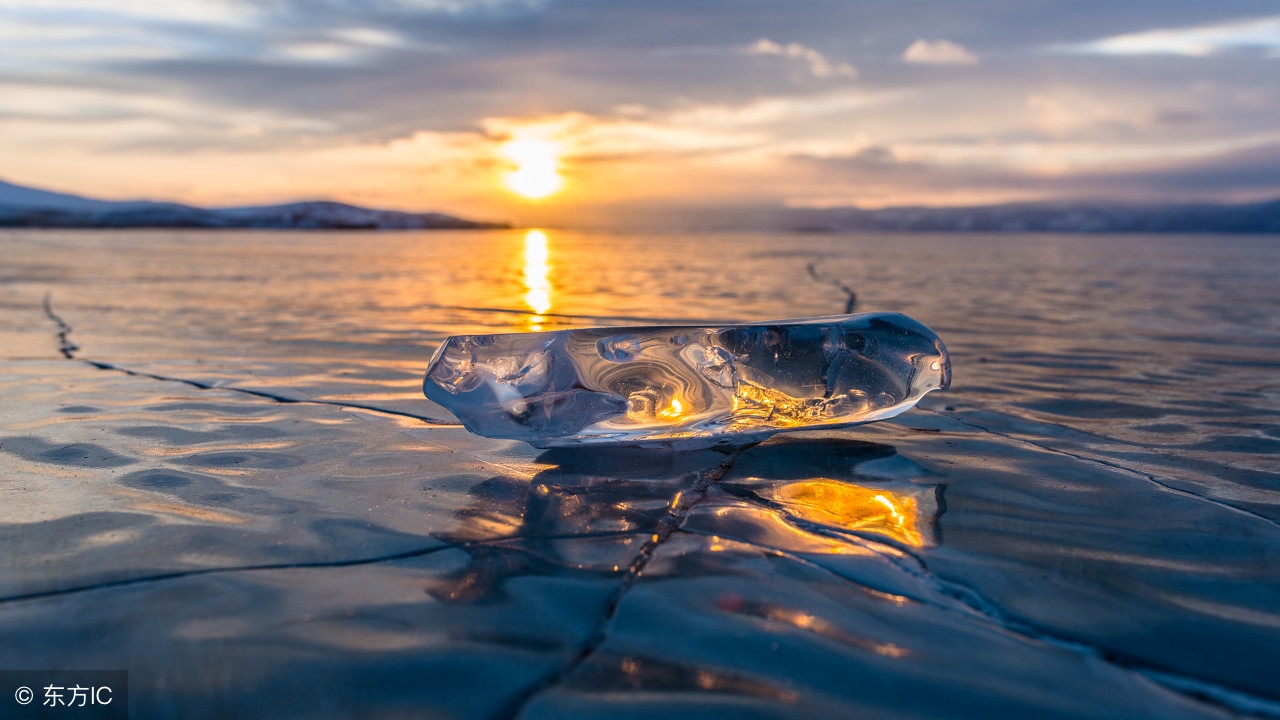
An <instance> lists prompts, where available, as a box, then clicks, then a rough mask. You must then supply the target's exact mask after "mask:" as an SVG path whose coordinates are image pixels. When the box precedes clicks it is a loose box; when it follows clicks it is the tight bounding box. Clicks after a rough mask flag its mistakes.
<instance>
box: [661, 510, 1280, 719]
mask: <svg viewBox="0 0 1280 720" xmlns="http://www.w3.org/2000/svg"><path fill="white" fill-rule="evenodd" d="M815 530H816V531H817V532H818V534H822V535H827V536H828V537H833V538H838V539H845V540H848V539H849V538H848V536H846V535H844V534H843V533H832V532H824V531H822V530H821V529H817V528H815ZM683 532H687V533H690V534H695V535H710V533H707V532H703V531H700V530H683ZM718 536H719V537H722V538H725V539H730V540H733V541H734V542H738V543H742V544H743V545H749V546H751V547H755V548H758V549H760V550H763V551H766V552H769V553H771V554H773V555H777V556H779V557H785V558H787V559H789V560H792V561H794V562H798V563H800V564H802V565H805V566H807V567H811V568H814V569H816V570H819V571H821V572H823V573H826V574H828V575H831V576H832V577H835V578H837V579H839V580H841V581H844V582H847V583H849V584H852V585H856V586H858V587H860V588H864V589H868V590H872V591H875V592H888V591H887V590H885V589H882V588H876V587H872V586H870V585H867V584H865V583H862V582H859V581H857V580H854V579H853V578H850V577H848V576H846V575H843V574H841V573H839V572H837V571H835V570H833V569H831V568H829V567H827V566H826V565H823V564H822V563H819V562H816V561H814V560H810V559H809V558H807V557H804V556H803V555H800V554H797V553H792V552H788V551H785V550H781V549H779V548H777V547H774V546H772V545H762V544H760V543H757V542H754V541H751V540H747V539H743V538H738V537H733V536H728V535H724V534H723V533H720V534H719V535H718ZM860 539H861V538H860ZM859 544H860V545H862V546H863V547H866V545H865V544H863V543H859ZM867 549H872V548H867ZM873 551H874V550H873ZM881 559H885V560H888V558H885V557H883V556H881ZM916 559H917V560H920V558H918V557H917V558H916ZM890 564H892V565H894V566H895V567H897V568H898V569H899V570H902V571H904V572H907V574H909V575H912V576H913V577H915V578H916V579H917V580H919V581H921V582H922V583H924V584H925V585H927V586H930V588H931V589H932V590H933V591H934V592H936V593H938V594H939V595H942V596H944V597H948V598H951V599H952V600H955V601H957V602H958V603H960V606H959V607H955V606H951V605H947V604H945V603H940V602H937V601H936V600H931V599H929V598H928V597H925V596H905V597H907V598H908V599H909V600H912V601H914V602H918V603H920V604H922V605H926V606H928V607H930V608H933V609H935V610H938V611H941V612H945V613H947V614H949V615H954V616H956V617H958V618H960V619H961V620H963V621H967V622H973V623H976V624H978V625H980V626H982V627H986V628H987V629H989V630H992V631H995V632H1000V633H1005V634H1008V635H1010V636H1013V637H1016V638H1018V639H1020V640H1022V641H1023V642H1039V643H1043V644H1045V645H1050V646H1052V647H1056V648H1059V649H1062V650H1067V651H1070V652H1073V653H1076V654H1077V655H1082V656H1086V657H1091V658H1094V659H1096V660H1099V661H1101V662H1103V663H1106V664H1107V665H1110V666H1112V667H1115V668H1117V669H1119V670H1122V671H1125V672H1129V673H1134V674H1137V675H1139V676H1141V677H1142V678H1144V679H1146V680H1147V681H1149V682H1152V683H1155V684H1157V685H1158V686H1159V687H1161V688H1163V689H1164V690H1165V691H1167V692H1171V693H1174V694H1176V695H1177V696H1179V697H1182V698H1185V699H1188V700H1191V701H1194V702H1197V703H1202V704H1206V705H1211V706H1213V707H1215V708H1220V709H1225V710H1228V711H1230V712H1232V713H1238V714H1261V715H1266V716H1269V717H1275V718H1280V703H1277V702H1275V701H1273V700H1270V699H1267V698H1260V697H1257V696H1255V695H1251V694H1249V693H1247V692H1245V691H1242V690H1236V689H1234V688H1230V687H1226V686H1223V685H1219V684H1216V683H1213V682H1210V681H1207V680H1202V679H1200V678H1194V677H1189V676H1186V675H1182V674H1179V673H1176V672H1171V671H1169V670H1167V669H1158V668H1155V667H1151V666H1150V665H1147V664H1146V663H1143V662H1142V661H1140V660H1138V659H1137V658H1132V657H1124V656H1121V655H1119V654H1118V653H1116V652H1114V651H1111V650H1108V649H1107V648H1104V647H1100V646H1098V645H1093V644H1091V643H1088V642H1085V641H1081V640H1074V639H1071V638H1067V637H1063V636H1061V635H1056V634H1054V633H1051V632H1048V631H1046V630H1044V629H1042V628H1039V627H1037V626H1035V625H1033V624H1030V623H1027V622H1024V621H1021V620H1017V619H1015V618H1012V617H1010V616H1008V615H1007V614H1005V613H1004V612H1002V611H1001V610H1000V609H999V606H998V605H996V604H995V603H993V602H991V601H990V600H988V599H987V598H985V597H983V596H982V595H981V594H980V593H978V592H977V591H975V590H973V589H972V588H969V587H967V586H964V585H961V584H958V583H954V582H951V581H949V580H943V579H942V578H940V577H938V576H937V575H935V574H934V573H933V571H932V570H930V569H929V567H928V565H926V564H925V563H924V562H923V560H920V566H921V567H920V572H916V571H913V570H909V569H907V568H904V567H903V566H901V565H900V564H897V563H893V562H890ZM894 594H899V591H896V590H895V591H894Z"/></svg>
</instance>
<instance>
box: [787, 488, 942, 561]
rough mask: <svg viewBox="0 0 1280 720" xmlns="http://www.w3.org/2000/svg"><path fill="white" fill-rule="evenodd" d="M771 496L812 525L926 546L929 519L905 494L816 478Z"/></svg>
mask: <svg viewBox="0 0 1280 720" xmlns="http://www.w3.org/2000/svg"><path fill="white" fill-rule="evenodd" d="M774 495H775V497H776V498H777V500H778V501H779V502H781V503H782V504H783V505H785V506H786V508H787V510H789V511H790V512H792V513H795V514H796V515H798V516H800V517H802V518H804V519H805V520H809V521H811V522H816V523H821V524H824V525H833V526H838V527H844V528H848V529H850V530H858V531H862V532H868V533H875V534H878V535H884V536H887V537H890V538H892V539H894V540H897V541H898V542H900V543H902V544H904V545H911V546H913V547H922V546H924V544H925V533H926V532H927V529H926V528H925V526H924V523H927V522H929V518H923V519H922V518H921V517H920V508H919V503H918V501H917V500H916V498H915V497H912V496H911V495H908V494H905V493H898V492H893V491H891V490H888V489H886V488H877V487H863V486H861V485H854V484H851V483H846V482H839V481H836V480H827V479H825V478H818V479H815V480H805V481H802V482H796V483H791V484H790V485H784V486H783V487H780V488H778V489H777V490H775V491H774Z"/></svg>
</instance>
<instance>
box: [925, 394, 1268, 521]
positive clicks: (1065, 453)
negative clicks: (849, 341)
mask: <svg viewBox="0 0 1280 720" xmlns="http://www.w3.org/2000/svg"><path fill="white" fill-rule="evenodd" d="M920 409H921V410H924V411H925V412H929V413H933V414H934V415H938V416H940V417H945V418H949V419H951V420H954V421H956V422H958V423H960V424H961V425H965V426H968V427H971V428H973V429H975V430H981V431H982V432H985V433H988V434H990V435H995V436H996V437H1002V438H1004V439H1006V440H1011V441H1013V442H1016V443H1022V444H1024V445H1030V446H1032V447H1034V448H1039V449H1040V450H1044V451H1045V452H1050V453H1054V454H1055V455H1062V456H1064V457H1069V458H1071V459H1073V460H1078V461H1080V462H1084V463H1093V464H1094V465H1101V466H1103V467H1106V468H1111V469H1112V470H1119V471H1121V472H1124V473H1128V474H1130V475H1132V476H1134V477H1138V478H1141V479H1143V480H1146V481H1148V482H1150V483H1152V484H1154V485H1157V486H1159V487H1161V488H1164V489H1165V490H1168V491H1169V492H1171V493H1174V494H1176V495H1185V496H1187V497H1191V498H1195V499H1197V500H1202V501H1204V502H1207V503H1209V504H1211V505H1216V506H1218V507H1220V508H1223V509H1225V510H1232V511H1235V512H1238V513H1242V514H1244V515H1248V516H1249V517H1253V518H1256V519H1258V520H1263V521H1265V522H1267V523H1270V524H1272V525H1276V526H1278V527H1280V521H1276V520H1274V519H1272V518H1269V517H1267V516H1266V515H1263V514H1262V513H1258V512H1254V511H1253V510H1249V509H1248V508H1242V507H1239V506H1238V505H1232V504H1231V503H1226V502H1223V501H1221V500H1217V499H1214V498H1211V497H1209V496H1207V495H1201V494H1200V493H1196V492H1192V491H1190V490H1185V489H1183V488H1180V487H1175V486H1173V485H1170V484H1169V483H1167V482H1164V481H1162V480H1160V479H1159V478H1157V477H1156V476H1155V475H1153V474H1152V473H1149V472H1146V471H1143V470H1135V469H1134V468H1130V467H1126V466H1124V465H1121V464H1119V463H1115V462H1111V461H1109V460H1102V459H1100V458H1092V457H1088V456H1085V455H1078V454H1076V453H1073V452H1068V451H1066V450H1061V449H1059V448H1054V447H1050V446H1048V445H1042V444H1041V443H1038V442H1036V441H1034V440H1028V439H1025V438H1020V437H1015V436H1013V435H1009V434H1007V433H1002V432H999V431H997V430H992V429H991V428H988V427H984V426H982V425H979V424H978V423H975V422H973V421H972V420H965V419H964V418H961V417H959V416H958V415H956V414H954V413H943V412H940V411H938V410H932V409H930V408H920Z"/></svg>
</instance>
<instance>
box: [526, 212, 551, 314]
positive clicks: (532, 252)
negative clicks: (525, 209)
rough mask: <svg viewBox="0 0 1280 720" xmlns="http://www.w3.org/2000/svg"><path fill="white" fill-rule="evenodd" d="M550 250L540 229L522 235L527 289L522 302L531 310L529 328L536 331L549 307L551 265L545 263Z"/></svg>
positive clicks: (545, 236) (544, 234)
mask: <svg viewBox="0 0 1280 720" xmlns="http://www.w3.org/2000/svg"><path fill="white" fill-rule="evenodd" d="M549 257H550V251H549V250H548V249H547V234H546V233H544V232H542V231H541V230H530V231H529V232H527V233H525V235H524V286H525V288H526V289H527V290H528V292H526V293H525V294H524V302H525V304H526V305H528V306H529V309H530V310H533V315H532V316H531V317H530V318H529V329H530V330H533V331H534V332H537V331H539V330H541V329H542V323H543V322H544V321H545V320H546V318H545V317H543V314H544V313H546V312H547V311H548V310H550V309H551V280H550V278H549V274H550V272H551V266H550V265H548V264H547V260H548V258H549Z"/></svg>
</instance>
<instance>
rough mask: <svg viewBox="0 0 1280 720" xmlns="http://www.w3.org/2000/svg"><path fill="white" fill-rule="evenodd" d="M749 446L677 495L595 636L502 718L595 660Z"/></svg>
mask: <svg viewBox="0 0 1280 720" xmlns="http://www.w3.org/2000/svg"><path fill="white" fill-rule="evenodd" d="M749 447H750V446H743V447H739V448H735V449H734V450H733V451H732V452H731V453H729V454H728V455H727V456H726V457H725V458H724V460H721V461H720V463H719V464H717V465H716V466H715V467H713V468H710V469H708V470H705V471H702V472H699V473H697V474H696V475H695V476H694V480H693V483H691V484H690V485H689V486H688V487H687V488H684V489H682V490H678V491H676V494H675V496H673V497H672V498H671V505H670V507H669V509H668V510H667V514H666V515H665V516H663V518H662V520H660V521H659V522H658V525H657V527H655V528H654V531H653V535H652V536H651V537H650V538H649V540H648V541H646V542H645V544H644V545H643V546H641V548H640V550H639V552H637V553H636V556H635V557H634V558H633V559H632V561H631V564H630V565H629V566H628V567H627V570H626V572H625V573H624V574H623V576H622V580H621V582H620V583H619V584H618V587H617V589H615V590H614V592H613V595H612V596H611V597H610V599H609V604H608V605H607V606H606V608H605V612H604V617H602V618H601V620H600V623H599V624H598V625H597V627H596V631H595V633H593V634H592V636H591V638H589V639H588V640H587V642H586V643H585V644H584V645H583V646H582V648H581V649H579V651H578V653H577V654H576V655H575V656H574V657H573V659H571V660H570V661H569V662H568V663H567V664H566V665H565V666H564V667H562V668H561V669H560V670H558V671H557V672H556V673H555V674H554V675H552V676H550V677H548V678H546V679H545V680H543V681H542V682H540V683H538V684H537V685H535V686H534V687H532V688H530V689H529V690H528V691H527V692H526V693H525V694H524V695H523V696H522V697H520V698H518V699H516V700H515V701H514V702H513V703H512V705H513V706H514V707H513V708H512V709H511V711H510V712H507V713H503V717H510V718H519V717H521V716H522V715H523V714H524V712H525V711H526V710H527V709H528V708H529V706H530V705H531V704H532V703H533V701H534V700H536V699H537V698H538V697H540V696H541V695H543V694H545V693H547V692H548V691H550V690H553V689H555V688H556V687H557V686H558V685H560V683H562V682H563V681H564V680H565V678H567V677H569V676H570V675H572V674H573V672H574V671H575V670H577V669H578V668H579V667H581V666H582V665H583V663H585V662H586V661H587V660H589V659H590V658H591V656H593V655H594V654H595V653H596V651H597V650H599V649H600V646H601V645H603V644H604V642H605V640H607V639H608V636H609V627H610V626H611V625H612V624H613V621H614V619H615V618H616V617H617V615H618V609H619V607H620V606H621V604H622V599H623V598H624V597H625V596H626V594H627V593H628V592H629V591H630V590H631V588H632V587H633V586H634V585H635V584H636V581H637V580H639V579H640V574H641V573H643V572H644V569H645V567H646V566H647V565H648V564H649V561H650V560H651V559H652V558H653V554H654V553H655V552H656V551H657V550H658V548H659V547H660V546H661V545H662V544H663V543H665V542H666V541H667V540H668V539H669V538H670V537H671V536H672V535H673V534H674V533H675V532H676V531H677V530H680V529H681V528H682V527H683V526H684V524H685V521H686V520H688V517H689V511H690V510H692V509H693V507H694V506H695V505H697V504H698V503H699V502H701V501H702V500H703V499H704V498H706V496H707V490H709V489H710V488H711V487H712V486H713V485H715V484H716V483H718V482H720V480H722V479H724V476H725V475H727V474H728V472H729V471H730V470H731V469H733V463H734V461H736V460H737V459H738V456H739V455H741V454H742V453H743V452H745V451H746V450H747V449H748V448H749Z"/></svg>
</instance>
